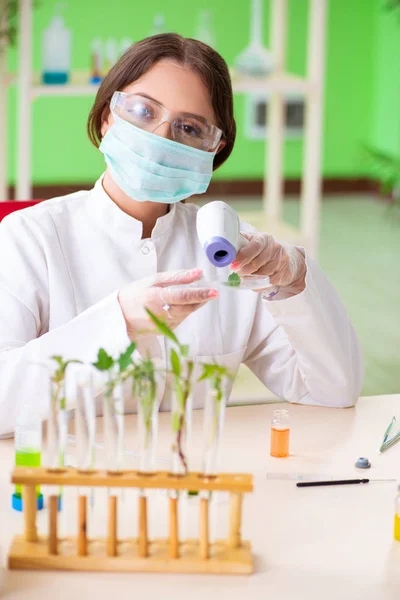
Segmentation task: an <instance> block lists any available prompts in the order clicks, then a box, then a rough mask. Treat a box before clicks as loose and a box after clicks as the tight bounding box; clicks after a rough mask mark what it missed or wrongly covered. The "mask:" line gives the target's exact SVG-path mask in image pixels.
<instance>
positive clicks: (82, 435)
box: [75, 365, 96, 472]
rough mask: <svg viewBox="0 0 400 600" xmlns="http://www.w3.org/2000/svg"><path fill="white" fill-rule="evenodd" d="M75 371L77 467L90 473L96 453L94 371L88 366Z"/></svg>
mask: <svg viewBox="0 0 400 600" xmlns="http://www.w3.org/2000/svg"><path fill="white" fill-rule="evenodd" d="M75 369H76V372H75V377H76V379H75V394H76V410H75V427H76V454H77V467H78V469H79V470H80V471H82V472H88V471H92V470H93V469H94V467H95V451H96V407H95V401H94V389H93V371H92V369H91V367H89V366H87V365H79V367H75Z"/></svg>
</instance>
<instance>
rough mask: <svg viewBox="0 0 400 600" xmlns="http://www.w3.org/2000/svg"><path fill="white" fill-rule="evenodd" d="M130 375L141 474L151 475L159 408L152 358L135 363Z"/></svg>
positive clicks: (155, 373)
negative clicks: (135, 408)
mask: <svg viewBox="0 0 400 600" xmlns="http://www.w3.org/2000/svg"><path fill="white" fill-rule="evenodd" d="M130 375H131V377H132V393H133V396H134V398H136V401H137V432H138V442H139V470H140V472H141V473H151V472H152V471H153V470H154V464H155V448H156V443H157V427H158V408H159V407H158V401H157V371H156V368H155V364H154V362H153V361H152V360H151V359H150V358H145V359H141V360H137V361H135V362H134V363H133V366H132V368H131V371H130Z"/></svg>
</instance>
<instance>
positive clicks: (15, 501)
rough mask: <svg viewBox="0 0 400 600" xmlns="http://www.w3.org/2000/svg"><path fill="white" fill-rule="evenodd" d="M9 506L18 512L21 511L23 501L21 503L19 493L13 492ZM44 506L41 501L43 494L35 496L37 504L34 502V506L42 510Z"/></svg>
mask: <svg viewBox="0 0 400 600" xmlns="http://www.w3.org/2000/svg"><path fill="white" fill-rule="evenodd" d="M11 506H12V508H13V509H14V510H17V511H18V512H22V510H23V503H22V496H21V494H13V495H12V498H11ZM43 507H44V503H43V495H42V494H39V495H38V497H37V504H36V508H37V510H42V509H43Z"/></svg>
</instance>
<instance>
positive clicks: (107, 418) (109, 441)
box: [103, 373, 124, 473]
mask: <svg viewBox="0 0 400 600" xmlns="http://www.w3.org/2000/svg"><path fill="white" fill-rule="evenodd" d="M103 409H104V441H105V445H104V449H105V457H106V468H107V470H108V471H109V472H110V473H116V472H118V471H120V470H121V469H122V468H123V461H124V389H123V383H122V382H121V381H119V380H118V375H117V374H116V373H109V374H108V385H107V386H106V390H105V392H104V396H103Z"/></svg>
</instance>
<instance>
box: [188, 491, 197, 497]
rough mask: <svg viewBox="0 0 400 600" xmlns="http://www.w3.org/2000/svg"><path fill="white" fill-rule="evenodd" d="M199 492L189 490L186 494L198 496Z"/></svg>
mask: <svg viewBox="0 0 400 600" xmlns="http://www.w3.org/2000/svg"><path fill="white" fill-rule="evenodd" d="M198 495H199V492H198V491H197V490H189V491H188V496H198Z"/></svg>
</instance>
